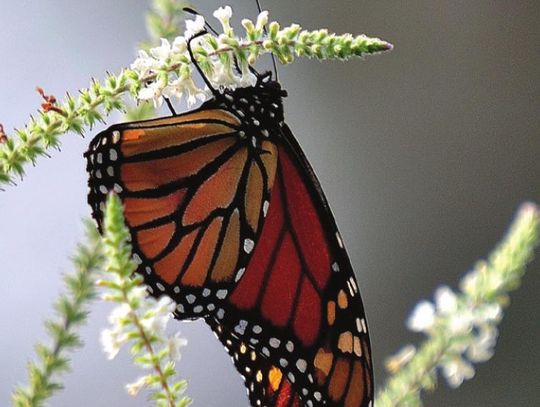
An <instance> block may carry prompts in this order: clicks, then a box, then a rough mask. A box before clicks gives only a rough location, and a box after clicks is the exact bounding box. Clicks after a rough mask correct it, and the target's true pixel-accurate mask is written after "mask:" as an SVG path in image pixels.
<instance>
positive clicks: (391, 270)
mask: <svg viewBox="0 0 540 407" xmlns="http://www.w3.org/2000/svg"><path fill="white" fill-rule="evenodd" d="M194 3H195V5H196V6H198V8H199V9H200V11H201V12H202V13H203V14H206V15H207V16H211V10H213V9H215V8H217V6H218V5H221V3H219V2H214V1H204V2H201V1H199V2H197V1H195V2H194ZM229 4H231V5H232V6H233V8H234V10H235V12H236V20H235V21H236V22H238V21H239V19H240V17H244V16H252V17H255V16H256V8H255V5H254V1H252V0H236V1H234V0H233V1H231V2H230V3H229ZM264 6H265V7H266V8H267V9H269V10H270V12H271V17H272V18H274V19H276V20H278V21H280V22H281V23H282V24H283V25H285V24H288V23H292V22H297V23H299V24H301V25H302V26H304V27H305V28H312V29H314V28H320V27H328V28H329V29H330V30H332V31H336V32H352V33H366V34H368V35H373V36H380V37H381V38H384V39H387V40H389V41H391V42H393V43H394V44H395V50H394V52H392V53H389V54H386V55H381V56H377V57H371V58H368V59H366V60H365V61H352V62H349V63H339V62H324V63H319V62H316V61H308V60H299V61H297V62H296V63H295V64H293V65H292V66H288V67H282V68H281V69H280V75H281V81H282V83H283V86H284V87H285V88H286V89H287V90H288V91H289V95H290V96H289V98H288V99H287V100H286V105H285V109H286V117H287V121H288V123H289V125H290V127H291V128H292V129H293V131H294V132H295V134H296V136H297V138H298V139H299V141H300V143H301V144H302V146H303V148H304V149H305V152H306V154H307V156H308V157H309V158H310V160H311V163H312V164H313V167H314V168H315V170H316V172H317V174H318V176H319V178H320V181H321V184H322V186H323V188H324V190H325V192H326V195H327V197H328V200H329V201H330V204H331V206H332V208H333V210H334V213H335V216H336V218H337V222H338V225H339V226H340V228H341V232H342V234H343V236H344V239H345V242H346V244H347V247H348V249H349V254H350V257H351V260H352V263H353V265H354V267H355V269H356V272H357V275H358V280H359V283H360V286H361V290H362V294H363V298H364V301H365V304H366V308H367V312H368V318H369V322H370V328H371V335H372V343H373V349H374V358H375V362H376V366H377V370H376V378H377V383H379V385H381V384H382V383H383V381H384V375H385V373H384V371H383V369H382V364H383V359H384V358H385V357H386V356H387V355H389V354H390V353H391V352H394V351H396V350H397V349H398V348H399V347H400V345H402V344H405V343H408V342H417V341H419V340H420V339H421V336H419V335H415V334H412V333H410V332H408V331H407V329H406V328H405V326H404V321H405V318H406V316H407V315H408V313H409V312H410V310H411V309H412V308H413V306H414V304H415V303H416V302H417V301H418V300H420V299H425V298H431V295H432V293H433V291H434V289H435V288H436V287H437V286H438V285H440V284H443V283H444V284H449V285H451V286H454V287H455V286H456V285H457V283H458V281H459V278H460V276H461V275H462V274H463V273H464V272H465V271H467V270H468V269H469V268H470V267H471V266H472V265H473V264H474V262H475V261H476V260H477V259H478V258H479V257H481V256H484V255H485V254H487V253H488V252H489V251H490V250H491V249H492V248H493V246H494V245H495V244H496V243H497V241H498V240H499V239H500V238H501V237H502V236H503V234H504V232H505V230H506V227H507V225H508V224H509V222H510V220H511V219H512V216H513V214H514V211H515V209H516V208H517V206H518V205H519V204H520V202H522V201H524V200H535V201H536V202H539V201H540V193H539V189H538V176H539V174H540V160H539V159H538V155H539V152H540V137H539V134H538V132H539V129H540V116H539V114H538V111H539V107H540V106H539V102H538V100H539V96H540V94H539V91H540V87H539V85H540V76H539V68H538V67H539V65H540V54H539V52H538V44H539V40H540V38H539V34H540V29H539V27H538V24H539V19H540V2H538V1H532V0H531V1H520V0H515V1H512V2H510V1H493V0H489V1H487V0H476V1H455V0H454V1H434V0H429V1H427V0H421V1H407V2H405V1H385V0H371V1H337V0H334V1H321V0H302V1H295V2H291V1H286V0H279V1H270V0H266V1H264ZM146 7H147V2H146V1H130V0H117V1H109V0H94V1H91V2H90V1H73V0H41V1H30V0H20V1H18V2H9V1H7V0H2V1H1V2H0V28H1V31H2V34H1V36H0V55H1V63H0V122H1V123H3V124H4V126H5V128H6V129H7V130H11V129H12V128H13V127H16V126H22V125H24V124H25V123H26V122H27V119H28V115H29V114H30V113H33V112H35V111H36V109H37V108H38V107H39V103H40V99H39V97H38V95H37V94H36V92H35V91H34V87H35V86H36V85H40V86H42V87H43V88H44V89H45V90H46V91H47V92H50V93H52V94H54V95H56V96H58V97H61V96H62V94H63V93H64V92H65V91H66V90H68V91H71V92H76V90H77V89H79V88H81V87H84V86H87V85H88V83H89V78H90V77H92V76H93V77H96V78H103V76H104V73H105V71H106V70H110V71H112V72H117V71H118V70H119V69H120V68H121V67H123V66H126V65H128V64H129V63H130V62H131V61H132V60H133V57H134V50H135V44H136V43H137V42H138V41H139V40H141V39H144V38H146V32H145V27H144V17H143V15H144V12H145V10H146ZM118 119H119V117H118V116H117V117H114V118H111V119H110V121H109V124H110V123H113V122H114V121H115V120H118ZM102 127H103V126H99V128H96V129H95V130H94V131H92V132H91V133H89V134H87V136H86V138H85V139H82V138H81V137H79V136H78V135H75V134H68V135H66V136H64V137H63V147H62V152H61V153H60V152H53V153H52V159H40V160H39V163H38V164H39V165H38V166H37V167H36V168H28V169H27V170H28V171H27V176H26V178H25V179H24V181H23V182H21V183H20V184H19V185H18V186H17V187H15V188H8V191H7V192H5V193H1V194H0V225H1V232H0V256H1V258H2V267H1V273H2V280H1V281H2V283H1V284H0V301H1V303H0V304H1V306H0V366H1V369H0V405H7V404H8V400H9V393H10V391H11V389H12V387H13V385H14V384H15V383H17V382H19V381H23V380H25V379H26V376H25V364H26V361H27V359H28V358H29V356H30V355H32V352H33V349H32V345H33V343H35V341H36V340H37V339H38V338H42V337H44V329H43V326H42V320H43V319H44V318H45V317H47V316H49V315H50V313H51V303H52V301H53V300H54V298H55V297H56V296H57V294H58V292H59V290H60V287H61V285H60V276H61V274H62V273H66V272H69V271H70V270H71V267H70V263H69V261H68V256H69V255H70V253H71V252H72V249H73V248H74V246H75V243H76V242H77V241H78V240H79V239H80V238H81V237H82V226H81V222H80V219H81V218H83V217H86V216H88V214H89V210H88V207H87V206H86V196H85V194H86V175H85V171H84V166H85V163H84V160H83V158H82V153H83V152H84V151H85V149H86V146H87V144H88V142H89V141H90V139H91V137H92V135H93V134H95V133H96V132H97V131H98V130H100V129H101V128H102ZM539 266H540V262H538V261H537V262H535V263H534V264H533V265H531V267H530V271H529V273H528V274H527V275H526V277H525V280H524V284H523V287H522V288H521V289H520V290H519V291H518V292H516V293H515V294H514V295H513V296H512V305H511V307H510V308H509V309H508V311H507V312H506V315H505V318H504V321H503V323H502V326H501V336H500V340H499V343H498V346H497V351H496V354H495V357H494V358H493V359H492V360H491V361H489V362H488V363H486V364H482V365H480V366H479V368H478V370H477V376H476V377H475V378H474V380H472V381H470V382H467V383H465V385H463V386H462V387H461V388H460V389H459V390H457V391H450V390H448V389H447V387H446V385H445V384H442V385H441V387H440V389H439V390H437V392H436V394H434V395H430V396H428V397H426V398H425V400H426V405H429V406H490V407H493V406H501V407H502V406H508V405H511V406H515V407H526V406H533V405H538V399H539V398H540V386H539V384H538V378H539V377H540V352H539V350H538V343H539V339H540V337H539V334H540V323H539V317H538V313H539V311H540V299H539V295H538V293H539V292H540V278H539V276H538V271H539ZM108 310H109V308H108V307H107V306H104V305H102V304H96V305H94V307H93V309H92V311H93V312H92V316H91V319H90V323H89V325H88V326H87V327H85V328H84V329H83V332H82V334H83V336H84V340H85V341H86V347H85V348H84V350H83V351H81V352H78V353H77V354H76V355H75V356H74V358H73V370H74V371H73V373H72V374H70V375H68V376H66V380H65V384H66V390H65V391H64V392H62V393H61V394H59V395H58V396H56V397H55V398H54V399H53V401H52V403H51V405H54V406H59V407H60V406H106V405H111V406H112V405H113V406H145V405H148V402H147V401H146V400H145V396H144V395H140V396H139V397H138V398H137V399H134V400H133V399H131V398H130V397H129V396H128V395H127V394H126V392H125V390H124V389H123V385H124V384H125V383H127V382H128V381H131V380H133V379H135V378H136V377H138V376H139V375H140V374H141V372H140V371H138V370H137V369H136V368H133V367H132V366H131V364H130V362H129V357H128V356H127V355H126V352H123V353H122V354H121V355H120V356H119V357H118V358H117V359H115V360H114V361H113V362H109V361H107V360H106V358H105V356H104V354H103V353H102V351H101V349H100V346H99V344H98V336H99V331H100V329H101V328H103V327H104V326H105V324H106V315H107V312H108ZM176 326H178V327H179V328H180V329H181V331H182V332H183V333H184V334H185V336H187V337H188V339H189V341H190V345H189V346H188V348H187V349H185V351H184V358H183V359H182V361H181V362H180V364H179V371H180V372H181V374H182V376H183V377H186V378H188V379H189V389H188V392H189V394H190V395H191V396H192V397H193V398H194V399H195V403H194V405H195V406H205V407H218V406H220V407H223V406H240V407H242V406H246V407H247V406H248V402H247V397H246V395H245V390H244V388H243V384H242V382H241V379H240V376H239V375H238V374H237V373H236V372H235V370H234V368H233V366H232V363H231V362H230V360H229V358H228V357H227V356H226V354H225V352H224V351H223V349H222V347H221V346H220V345H219V344H218V342H217V340H216V339H215V338H214V336H213V335H212V334H211V333H210V331H209V329H207V328H206V327H205V326H204V325H203V324H202V323H190V324H177V325H176Z"/></svg>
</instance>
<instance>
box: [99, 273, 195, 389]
mask: <svg viewBox="0 0 540 407" xmlns="http://www.w3.org/2000/svg"><path fill="white" fill-rule="evenodd" d="M98 284H99V285H101V286H104V285H106V283H104V280H100V281H99V282H98ZM103 298H104V299H105V300H113V301H115V302H118V299H119V297H118V296H117V295H116V294H114V293H112V294H111V293H107V294H105V295H103ZM174 309H175V303H174V302H173V300H171V299H170V298H169V297H167V296H162V297H161V298H160V299H159V300H157V299H155V298H153V297H149V296H148V293H147V291H146V288H145V287H144V286H141V285H139V286H134V287H132V288H130V290H129V292H128V293H127V295H126V296H125V301H123V302H120V303H119V305H118V306H116V307H115V308H114V310H113V311H112V312H111V314H110V315H109V323H110V324H111V327H110V328H107V329H104V330H103V331H102V332H101V337H100V340H101V344H102V346H103V350H104V351H105V353H106V354H107V357H108V358H109V359H113V358H114V357H115V356H116V355H117V354H118V352H119V351H120V349H121V348H122V346H124V345H126V344H128V343H131V345H132V346H131V350H132V353H133V354H134V355H135V356H136V363H137V364H139V365H141V366H142V367H143V368H145V369H152V368H154V367H155V366H154V364H155V363H156V356H157V357H158V358H159V359H160V362H158V363H160V365H161V364H162V363H167V362H169V363H174V362H175V361H178V360H180V357H181V352H180V349H181V348H182V347H183V346H185V345H186V344H187V340H186V339H185V338H184V337H182V336H181V335H180V334H179V333H176V334H175V335H167V333H166V328H167V323H168V322H169V320H170V319H171V318H172V312H173V311H174ZM149 345H150V347H151V348H150V349H149V348H148V346H149ZM162 359H167V360H162ZM153 377H154V375H151V374H150V375H145V376H142V377H141V378H139V379H137V380H136V381H135V382H133V383H130V384H128V385H127V386H126V389H127V391H128V393H129V394H130V395H132V396H135V395H137V393H138V392H139V391H140V390H141V389H142V388H143V387H145V386H153V385H154V384H155V382H156V381H155V380H154V379H153Z"/></svg>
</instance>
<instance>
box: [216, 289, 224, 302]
mask: <svg viewBox="0 0 540 407" xmlns="http://www.w3.org/2000/svg"><path fill="white" fill-rule="evenodd" d="M226 296H227V290H218V291H217V292H216V297H218V298H219V299H220V300H223V299H225V297H226Z"/></svg>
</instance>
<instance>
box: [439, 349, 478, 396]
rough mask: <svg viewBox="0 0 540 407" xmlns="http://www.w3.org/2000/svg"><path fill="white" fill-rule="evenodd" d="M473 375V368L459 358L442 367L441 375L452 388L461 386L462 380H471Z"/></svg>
mask: <svg viewBox="0 0 540 407" xmlns="http://www.w3.org/2000/svg"><path fill="white" fill-rule="evenodd" d="M474 373H475V372H474V367H473V366H472V365H471V364H470V363H468V362H466V361H465V360H463V359H462V358H461V357H459V356H458V357H455V358H453V359H452V360H450V361H448V362H446V363H444V364H443V365H442V374H443V376H444V377H445V378H446V382H447V383H448V385H449V386H450V387H452V388H457V387H459V386H461V384H462V383H463V381H464V380H468V379H472V378H473V377H474Z"/></svg>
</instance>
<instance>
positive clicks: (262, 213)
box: [85, 37, 373, 407]
mask: <svg viewBox="0 0 540 407" xmlns="http://www.w3.org/2000/svg"><path fill="white" fill-rule="evenodd" d="M193 38H195V37H193ZM193 38H191V40H192V39H193ZM191 40H190V41H189V42H188V50H189V52H190V54H191V56H192V61H193V63H194V65H195V67H196V68H197V69H198V70H199V72H200V73H201V74H202V76H203V79H204V80H205V81H206V83H207V85H208V86H209V88H210V89H211V90H212V91H213V98H212V99H210V100H208V101H206V102H205V103H204V104H203V105H202V106H201V107H200V108H198V109H196V110H192V111H189V112H187V113H183V114H179V115H176V114H173V116H171V117H164V118H158V119H153V120H147V121H139V122H131V123H123V124H118V125H114V126H112V127H110V128H109V129H107V130H105V131H103V132H101V133H100V134H98V135H97V136H96V137H95V138H94V139H93V140H92V142H91V143H90V148H89V150H88V151H87V153H86V154H85V155H86V157H87V171H88V173H89V195H88V202H89V204H90V206H91V207H92V212H93V216H94V218H95V219H96V220H97V222H98V225H99V226H101V223H102V209H103V207H104V202H105V199H106V196H107V194H108V193H109V191H114V192H115V193H116V194H118V196H119V197H120V198H121V200H122V202H123V204H124V209H125V217H126V222H127V225H128V227H129V229H130V233H131V242H132V246H133V253H134V260H135V262H136V263H137V264H138V269H137V271H138V272H139V273H141V274H142V275H143V276H144V278H145V281H146V283H147V284H148V289H149V291H150V292H151V293H153V295H156V296H159V295H162V294H167V295H169V296H170V297H171V298H172V299H174V301H175V302H176V304H177V307H176V317H177V318H178V319H196V318H204V320H205V321H206V322H207V323H208V324H209V325H210V327H211V328H212V329H213V330H214V332H215V333H216V335H217V336H218V338H219V339H220V340H221V342H222V343H223V344H224V346H225V347H226V349H227V351H228V352H229V354H230V355H231V357H232V358H233V362H234V363H235V366H236V368H237V370H238V371H239V372H240V374H241V375H242V376H243V377H244V380H245V384H246V386H247V388H248V394H249V398H250V402H251V404H252V405H253V406H277V407H300V406H320V405H326V406H336V407H337V406H344V407H362V406H371V405H372V403H373V401H372V400H373V376H372V362H371V349H370V343H369V336H368V331H367V327H366V320H365V315H364V309H363V305H362V301H361V298H360V295H359V290H358V285H357V283H356V279H355V277H354V273H353V271H352V267H351V264H350V261H349V258H348V256H347V253H346V251H345V248H344V246H343V243H342V240H341V237H340V235H339V232H338V230H337V227H336V224H335V221H334V218H333V216H332V213H331V211H330V208H329V206H328V203H327V201H326V198H325V197H324V194H323V192H322V189H321V187H320V184H319V182H318V180H317V178H316V176H315V174H314V172H313V170H312V168H311V166H310V164H309V162H308V161H307V159H306V157H305V156H304V154H303V152H302V150H301V148H300V146H299V145H298V143H297V141H296V139H295V138H294V136H293V134H292V132H291V131H290V129H289V127H288V126H287V125H286V124H285V122H284V117H283V103H282V98H283V97H285V96H286V95H287V93H286V92H285V91H284V90H282V88H281V85H280V84H279V83H278V82H277V81H275V80H272V75H271V73H266V74H263V75H258V78H257V82H256V84H255V85H253V86H249V87H245V88H237V89H234V90H231V89H223V90H221V91H217V90H215V89H213V88H212V86H211V84H210V83H209V82H208V79H207V78H206V77H204V74H203V73H202V71H201V70H200V68H199V67H198V65H197V63H196V61H195V59H194V58H193V55H192V53H191V47H190V43H191Z"/></svg>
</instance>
